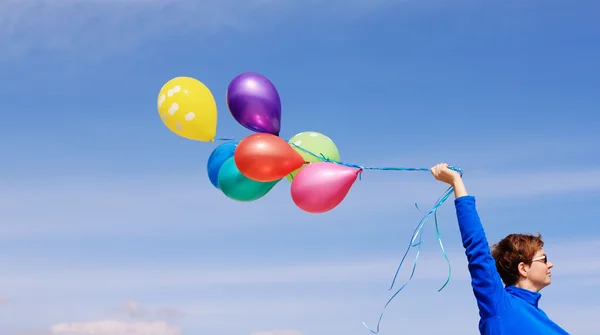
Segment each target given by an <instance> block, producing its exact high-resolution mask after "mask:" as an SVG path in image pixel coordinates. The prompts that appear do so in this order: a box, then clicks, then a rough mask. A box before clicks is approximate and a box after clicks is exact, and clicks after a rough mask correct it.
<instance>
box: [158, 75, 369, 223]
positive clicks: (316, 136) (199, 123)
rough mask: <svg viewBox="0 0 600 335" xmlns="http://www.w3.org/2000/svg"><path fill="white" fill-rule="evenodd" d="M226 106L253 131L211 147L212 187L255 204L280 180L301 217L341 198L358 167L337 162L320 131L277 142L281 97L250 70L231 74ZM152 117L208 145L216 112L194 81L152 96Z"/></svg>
mask: <svg viewBox="0 0 600 335" xmlns="http://www.w3.org/2000/svg"><path fill="white" fill-rule="evenodd" d="M226 101H227V107H228V109H229V111H230V113H231V115H232V116H233V118H234V119H235V120H236V121H237V122H238V123H239V124H241V125H242V126H244V127H245V128H247V129H249V130H251V131H252V132H254V133H253V134H251V135H248V136H247V137H245V138H243V139H242V140H241V141H239V142H238V141H230V142H226V143H223V144H221V145H219V146H218V147H216V148H215V149H214V150H213V152H212V153H211V155H210V157H209V158H208V163H207V170H208V177H209V179H210V182H211V183H212V184H213V186H214V187H215V188H217V189H219V190H221V191H222V192H223V194H225V195H226V196H227V197H229V198H231V199H234V200H237V201H255V200H258V199H260V198H262V197H264V196H265V195H266V194H267V193H269V191H271V189H273V187H274V186H275V185H276V184H277V183H279V182H280V181H281V180H282V179H284V178H286V179H287V180H288V181H290V182H291V196H292V199H293V201H294V203H295V204H296V205H297V206H298V207H299V208H300V209H302V210H304V211H306V212H309V213H324V212H327V211H330V210H332V209H333V208H335V207H336V206H337V205H339V204H340V203H341V202H342V201H343V200H344V198H345V197H346V195H347V194H348V192H349V191H350V188H351V187H352V185H353V184H354V182H355V181H356V179H357V177H358V175H359V174H360V173H361V172H362V169H361V168H360V167H355V166H348V165H345V164H340V163H339V160H340V154H339V151H338V148H337V146H336V145H335V143H334V142H333V141H332V140H331V139H330V138H329V137H327V136H325V135H323V134H321V133H318V132H314V131H306V132H302V133H299V134H297V135H295V136H294V137H292V138H291V139H290V140H289V141H286V140H284V139H282V138H281V137H279V133H280V130H281V99H280V97H279V93H278V92H277V89H276V88H275V85H273V83H272V82H271V81H270V80H269V79H267V78H266V77H264V76H263V75H260V74H258V73H254V72H247V73H242V74H240V75H238V76H236V77H235V78H234V79H233V80H232V81H231V83H230V84H229V87H228V88H227V93H226ZM158 112H159V115H160V117H161V119H162V120H163V123H164V124H165V126H167V128H169V129H170V130H171V131H173V132H174V133H175V134H178V135H180V136H182V137H185V138H188V139H191V140H198V141H204V142H214V141H215V135H216V128H217V107H216V103H215V99H214V97H213V95H212V93H211V92H210V90H209V89H208V88H207V87H206V86H205V85H204V84H203V83H201V82H200V81H198V80H196V79H193V78H189V77H178V78H174V79H172V80H170V81H168V82H167V83H166V84H165V85H164V86H163V87H162V89H161V90H160V92H159V95H158Z"/></svg>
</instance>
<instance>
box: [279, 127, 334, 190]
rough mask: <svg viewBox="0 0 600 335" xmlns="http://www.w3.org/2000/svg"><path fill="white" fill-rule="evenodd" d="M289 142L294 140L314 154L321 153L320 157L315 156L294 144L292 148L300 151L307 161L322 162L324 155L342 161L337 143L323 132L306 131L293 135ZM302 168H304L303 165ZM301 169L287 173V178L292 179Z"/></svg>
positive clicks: (296, 143)
mask: <svg viewBox="0 0 600 335" xmlns="http://www.w3.org/2000/svg"><path fill="white" fill-rule="evenodd" d="M289 142H292V143H294V144H295V145H297V146H299V147H301V148H304V149H306V150H308V151H310V152H312V153H314V154H317V155H319V157H315V156H313V155H311V154H309V153H308V152H306V151H303V150H302V149H300V148H297V147H295V146H293V145H292V148H294V150H296V151H298V153H299V154H300V155H301V156H302V157H303V158H304V160H305V161H307V162H321V161H322V158H323V157H322V156H324V157H325V158H327V159H329V160H332V161H336V162H339V161H340V153H339V152H338V149H337V147H336V146H335V143H333V141H332V140H331V139H330V138H329V137H327V136H325V135H323V134H321V133H317V132H314V131H306V132H303V133H300V134H297V135H296V136H294V137H292V138H291V139H290V140H289ZM300 169H302V167H301V168H300ZM300 169H297V170H296V171H294V172H292V173H290V174H289V175H287V177H286V178H287V180H289V181H292V180H293V179H294V177H295V176H296V174H297V173H298V171H300Z"/></svg>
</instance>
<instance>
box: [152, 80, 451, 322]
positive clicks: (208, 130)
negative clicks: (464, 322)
mask: <svg viewBox="0 0 600 335" xmlns="http://www.w3.org/2000/svg"><path fill="white" fill-rule="evenodd" d="M226 101H227V108H228V109H229V111H230V113H231V115H232V116H233V118H234V119H235V120H236V121H237V122H238V123H239V124H241V125H242V126H244V127H246V128H247V129H249V130H251V131H252V132H253V133H252V134H250V135H248V136H246V137H245V138H243V139H242V140H241V141H239V142H237V141H228V142H226V143H223V144H221V145H219V146H218V147H216V148H215V149H214V150H213V152H212V153H211V155H210V157H209V158H208V163H207V170H208V177H209V179H210V182H211V183H212V184H213V185H214V187H216V188H217V189H219V190H221V191H222V192H223V194H225V195H226V196H227V197H229V198H231V199H234V200H237V201H255V200H258V199H260V198H262V197H264V196H265V195H266V194H267V193H269V191H271V189H273V187H274V186H275V185H276V184H277V183H279V182H280V181H281V180H282V179H284V178H286V179H287V180H289V181H290V182H291V195H292V199H293V201H294V203H295V204H296V205H297V206H298V207H299V208H300V209H302V210H304V211H306V212H309V213H324V212H327V211H330V210H332V209H334V208H335V207H336V206H338V205H339V204H340V203H341V202H342V201H343V200H344V198H345V197H346V195H347V194H348V192H349V191H350V189H351V187H352V185H353V184H354V182H355V181H356V179H357V177H358V176H359V175H360V173H361V172H362V171H363V170H367V169H368V170H396V171H425V172H428V171H429V169H428V168H389V167H388V168H372V167H363V166H359V165H352V164H346V163H341V162H340V161H339V160H340V153H339V151H338V148H337V146H336V145H335V143H333V141H332V140H331V139H330V138H329V137H327V136H325V135H323V134H321V133H318V132H314V131H306V132H302V133H299V134H297V135H296V136H294V137H292V138H291V139H290V140H289V141H286V140H284V139H282V138H281V137H280V136H279V132H280V130H281V99H280V97H279V93H278V92H277V89H276V88H275V86H274V85H273V83H271V81H269V79H267V78H265V77H264V76H262V75H260V74H258V73H254V72H247V73H242V74H240V75H238V76H237V77H235V78H234V79H233V80H232V81H231V83H230V84H229V87H228V88H227V94H226ZM158 113H159V115H160V117H161V119H162V120H163V123H164V124H165V126H167V128H169V129H170V130H171V131H173V132H174V133H175V134H177V135H180V136H182V137H185V138H188V139H191V140H197V141H204V142H214V141H215V135H216V128H217V106H216V103H215V99H214V97H213V95H212V93H211V92H210V90H209V89H208V88H207V87H206V86H205V85H204V84H203V83H201V82H200V81H198V80H196V79H194V78H189V77H177V78H174V79H172V80H170V81H168V82H167V83H166V84H165V85H164V86H163V87H162V89H161V90H160V92H159V94H158ZM451 168H453V167H451ZM453 169H456V170H457V171H459V172H460V169H458V168H453ZM452 192H453V189H452V187H450V188H449V189H447V190H446V192H445V193H444V194H443V195H442V196H441V197H440V198H439V199H438V201H437V202H436V204H435V205H434V206H433V208H432V209H431V210H430V211H429V212H428V213H427V214H426V215H425V216H424V217H423V218H422V219H421V221H420V222H419V224H418V225H417V228H416V229H415V231H414V233H413V235H412V237H411V240H410V242H409V244H408V246H407V249H406V252H405V253H404V256H403V257H402V261H401V262H400V265H399V266H398V268H397V270H396V276H397V275H398V272H399V270H400V268H401V266H402V264H403V263H404V260H405V258H406V256H407V254H408V252H409V250H410V249H412V248H415V247H416V248H417V250H420V248H421V242H422V240H421V238H422V234H421V232H422V229H423V227H424V224H425V221H427V220H428V219H429V218H430V217H431V216H433V217H434V219H435V227H436V233H437V238H438V240H439V242H440V247H441V250H442V254H443V255H444V257H445V259H446V262H447V264H448V278H447V279H446V282H445V283H444V285H443V286H442V288H441V289H443V288H444V287H445V286H446V284H448V281H449V280H450V274H451V267H450V261H449V260H448V257H447V255H446V252H445V251H444V247H443V245H442V240H441V236H440V234H439V230H438V225H437V217H436V211H437V209H438V208H439V207H440V206H441V205H442V204H443V203H444V202H445V201H446V200H447V199H448V197H449V196H450V195H451V194H452ZM418 257H419V251H417V254H416V257H415V261H414V263H413V269H412V272H411V275H410V278H409V279H408V281H407V282H406V283H405V284H404V285H402V287H400V288H399V289H398V290H397V291H396V293H395V294H393V295H392V297H391V298H390V299H389V300H388V302H387V303H386V304H385V307H387V305H388V304H389V303H390V302H391V301H392V299H394V297H395V296H396V295H397V294H398V293H399V292H400V291H401V290H402V289H403V288H404V287H405V286H406V285H407V284H408V282H409V281H410V280H411V279H412V277H413V274H414V273H415V269H416V265H417V259H418ZM396 276H394V279H393V281H392V285H391V286H390V288H389V289H390V290H392V289H393V287H394V284H395V282H396ZM441 289H440V290H441ZM385 307H384V309H385ZM382 317H383V312H382V313H381V316H380V318H379V322H378V323H377V328H376V330H373V329H371V328H369V327H367V328H368V329H369V330H370V331H371V332H373V333H375V334H376V333H378V332H379V323H380V322H381V318H382ZM365 326H366V324H365Z"/></svg>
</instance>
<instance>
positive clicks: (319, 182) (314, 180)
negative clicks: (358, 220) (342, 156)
mask: <svg viewBox="0 0 600 335" xmlns="http://www.w3.org/2000/svg"><path fill="white" fill-rule="evenodd" d="M360 172H361V170H360V169H355V168H350V167H347V166H344V165H340V164H335V163H329V162H319V163H311V164H309V165H308V166H306V167H304V168H302V169H301V170H300V172H298V174H297V175H296V178H294V180H293V181H292V188H291V192H292V200H293V201H294V203H295V204H296V206H298V207H299V208H300V209H302V210H304V211H306V212H309V213H324V212H327V211H330V210H332V209H334V208H335V207H336V206H337V205H339V204H340V203H341V202H342V200H344V198H345V197H346V195H347V194H348V192H349V191H350V188H351V187H352V185H354V182H355V181H356V178H357V177H358V174H359V173H360Z"/></svg>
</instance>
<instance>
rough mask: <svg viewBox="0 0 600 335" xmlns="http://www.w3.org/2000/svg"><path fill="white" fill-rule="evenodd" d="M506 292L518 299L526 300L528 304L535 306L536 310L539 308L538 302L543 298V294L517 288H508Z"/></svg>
mask: <svg viewBox="0 0 600 335" xmlns="http://www.w3.org/2000/svg"><path fill="white" fill-rule="evenodd" d="M506 291H507V292H508V293H510V294H512V295H514V296H516V297H519V298H521V299H523V300H525V301H526V302H527V303H529V304H530V305H533V306H535V307H536V308H537V307H538V302H539V301H540V298H541V297H542V294H541V293H540V292H533V291H529V290H526V289H524V288H520V287H517V286H507V287H506Z"/></svg>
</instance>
